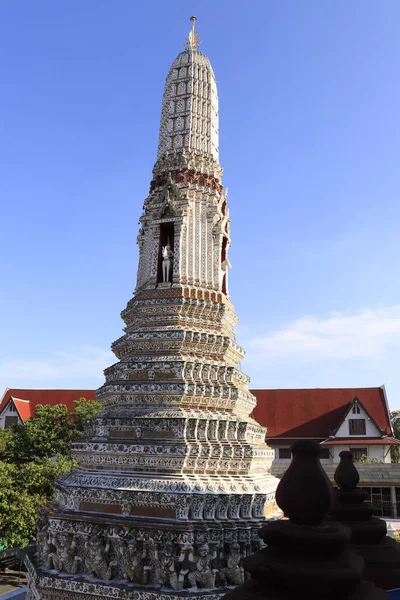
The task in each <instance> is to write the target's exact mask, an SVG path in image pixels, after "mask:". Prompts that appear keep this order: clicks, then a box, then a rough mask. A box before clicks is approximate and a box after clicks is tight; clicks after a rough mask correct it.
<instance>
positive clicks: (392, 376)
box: [0, 0, 400, 408]
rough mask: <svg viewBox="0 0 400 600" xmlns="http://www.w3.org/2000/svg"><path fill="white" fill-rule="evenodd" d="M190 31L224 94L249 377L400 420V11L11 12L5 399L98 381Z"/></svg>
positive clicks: (6, 29) (365, 5)
mask: <svg viewBox="0 0 400 600" xmlns="http://www.w3.org/2000/svg"><path fill="white" fill-rule="evenodd" d="M191 14H196V15H197V17H198V24H197V29H198V31H199V33H200V36H201V38H202V40H203V43H202V46H201V50H202V51H203V52H205V53H206V54H207V55H208V56H209V58H210V60H211V63H212V65H213V67H214V71H215V73H216V77H217V84H218V91H219V100H220V159H221V163H222V165H223V167H224V184H225V186H228V187H229V205H230V211H231V227H232V241H233V245H232V249H231V253H230V260H231V263H232V266H233V269H232V271H231V273H230V293H231V299H232V301H233V303H234V304H235V307H236V310H237V313H238V315H239V317H240V324H239V326H238V328H237V339H238V341H239V342H240V343H241V344H242V345H243V346H244V347H245V348H246V350H247V357H246V359H245V360H244V361H243V368H244V370H245V371H246V372H247V373H249V374H250V375H251V377H252V385H253V386H254V387H324V386H328V387H329V386H330V387H334V386H340V387H345V386H369V385H382V384H383V383H385V384H386V386H387V391H388V397H389V402H390V404H391V406H392V407H393V408H395V407H397V408H400V375H399V371H400V369H399V368H398V365H397V363H398V358H399V350H400V300H399V298H400V282H399V276H398V271H399V269H398V257H399V251H400V241H399V225H398V223H399V217H400V203H399V197H400V181H399V167H398V162H399V154H400V152H399V151H400V120H399V106H400V80H399V77H398V65H399V61H400V38H399V36H398V23H399V19H400V3H399V2H398V1H397V0H385V1H383V2H376V0H352V1H351V2H348V0H335V1H333V0H325V1H324V2H321V0H302V1H301V2H299V1H298V0H284V1H282V0H269V1H267V2H266V1H265V0H263V1H257V0H253V1H250V2H247V3H244V2H243V3H239V2H236V3H235V2H228V1H224V0H219V1H218V2H216V1H215V0H214V1H211V0H202V1H201V2H199V1H198V2H194V1H193V2H190V1H188V0H186V1H181V0H175V1H174V2H173V3H172V2H164V1H161V0H159V1H155V2H147V3H137V2H132V1H131V0H118V2H110V1H109V0H85V2H80V1H78V0H69V1H68V2H67V1H62V0H61V1H59V2H54V1H53V0H35V2H27V1H25V2H24V1H22V2H15V0H2V2H1V3H0V23H1V25H0V27H1V35H0V57H1V58H0V62H1V73H2V76H1V83H0V89H1V93H0V139H1V144H0V202H1V211H0V215H1V225H2V227H1V232H2V235H1V238H2V244H1V253H0V274H1V287H0V340H1V344H0V388H5V387H49V388H55V387H83V388H90V387H98V386H99V385H101V384H102V381H103V376H102V370H103V368H104V367H106V366H108V365H109V364H111V363H112V362H113V356H112V354H111V353H110V350H109V347H110V344H111V342H112V341H113V340H114V339H116V338H118V337H119V336H120V335H121V330H122V325H123V324H122V321H121V320H120V317H119V313H120V311H121V310H122V309H123V308H124V307H125V305H126V302H127V301H128V300H129V298H130V297H131V295H132V291H133V289H134V287H135V279H136V269H137V247H136V235H137V230H138V217H139V216H140V214H141V208H142V203H143V200H144V199H145V197H146V195H147V192H148V187H149V182H150V179H151V170H152V167H153V164H154V161H155V158H156V150H157V138H158V125H159V116H160V107H161V98H162V92H163V85H164V80H165V76H166V74H167V72H168V69H169V67H170V64H171V63H172V61H173V59H174V58H175V56H176V55H177V54H178V52H180V51H181V50H182V46H183V42H184V39H185V37H186V35H187V32H188V30H189V28H190V22H189V17H190V15H191Z"/></svg>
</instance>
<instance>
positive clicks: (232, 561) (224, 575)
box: [219, 542, 244, 585]
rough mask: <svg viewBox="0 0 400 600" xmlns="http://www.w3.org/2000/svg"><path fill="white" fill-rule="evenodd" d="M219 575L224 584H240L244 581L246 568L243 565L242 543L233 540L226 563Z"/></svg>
mask: <svg viewBox="0 0 400 600" xmlns="http://www.w3.org/2000/svg"><path fill="white" fill-rule="evenodd" d="M219 575H220V577H221V579H222V581H223V585H239V584H240V583H243V582H244V569H243V567H242V553H241V551H240V545H239V544H238V543H237V542H233V544H231V547H230V548H229V554H228V556H227V557H226V565H225V566H224V567H222V569H220V572H219Z"/></svg>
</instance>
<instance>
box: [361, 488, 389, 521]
mask: <svg viewBox="0 0 400 600" xmlns="http://www.w3.org/2000/svg"><path fill="white" fill-rule="evenodd" d="M362 489H363V490H364V491H365V492H368V495H369V499H370V502H372V504H373V505H374V507H375V509H376V513H375V514H376V515H378V516H379V517H392V518H393V516H394V506H393V505H392V501H391V496H390V488H389V487H382V488H380V487H363V488H362Z"/></svg>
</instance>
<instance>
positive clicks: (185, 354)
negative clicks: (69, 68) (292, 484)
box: [27, 17, 277, 600]
mask: <svg viewBox="0 0 400 600" xmlns="http://www.w3.org/2000/svg"><path fill="white" fill-rule="evenodd" d="M194 20H195V18H194V17H192V22H193V25H192V30H191V31H190V33H189V36H188V39H187V42H186V49H185V51H184V52H182V53H181V54H179V55H178V57H177V58H176V59H175V61H174V62H173V64H172V66H171V69H170V71H169V73H168V76H167V80H166V84H165V91H164V96H163V102H162V111H161V124H160V136H159V145H158V154H157V161H156V163H155V166H154V169H153V178H152V181H151V185H150V192H149V195H148V197H147V198H146V200H145V201H144V207H143V214H142V216H141V217H140V231H139V235H138V244H139V267H138V274H137V284H136V289H135V293H134V296H133V298H132V299H131V300H129V302H128V305H127V307H126V309H125V310H124V311H123V312H122V318H123V320H124V322H125V328H124V335H123V336H122V337H121V338H119V339H118V340H117V341H116V342H114V344H113V346H112V349H113V351H114V353H115V355H116V357H117V362H116V363H115V364H114V365H112V366H110V367H109V368H108V369H106V371H105V377H106V381H105V384H104V385H103V386H102V387H101V388H100V389H99V390H98V392H97V398H98V400H100V402H102V404H103V406H104V412H103V413H102V414H101V415H100V416H99V417H97V418H96V419H94V421H93V424H92V427H91V430H90V431H88V432H87V436H86V438H85V440H83V441H82V442H79V443H77V444H75V446H74V454H75V457H76V459H77V461H78V467H77V468H76V469H75V470H74V471H72V472H71V473H68V474H66V475H65V476H63V477H62V478H61V479H59V480H58V481H57V483H56V499H55V501H54V502H53V503H51V505H50V506H49V507H48V508H47V509H46V510H45V511H43V512H42V514H41V518H40V520H39V523H38V538H37V541H38V554H36V555H34V556H33V557H32V558H31V559H30V560H28V562H27V564H28V568H29V573H30V575H29V590H30V592H29V593H30V597H31V598H35V599H37V600H38V599H39V598H41V599H42V600H44V599H46V600H50V599H51V600H53V599H54V600H61V599H63V600H67V599H70V600H72V599H73V600H86V599H89V598H95V597H96V598H118V599H121V600H122V599H124V600H157V599H161V598H163V600H166V599H169V598H178V597H181V596H185V597H186V596H190V597H193V598H200V597H201V598H203V597H205V596H207V597H210V598H213V599H215V598H218V597H219V596H220V595H221V594H223V593H224V591H226V588H227V586H232V585H236V584H238V583H240V582H241V581H243V579H244V572H243V568H242V565H241V561H242V559H243V557H244V556H245V555H246V554H248V553H250V552H252V551H254V549H255V548H256V547H257V546H258V544H259V538H258V535H257V531H258V529H259V528H260V526H261V525H262V523H263V522H264V521H265V517H266V516H270V515H271V514H272V512H273V511H274V509H275V503H274V492H275V488H276V484H277V480H276V479H274V478H273V477H271V476H270V475H269V474H268V469H269V467H270V464H271V462H272V459H273V452H272V451H271V449H270V448H268V447H267V446H266V445H265V442H264V439H265V429H264V428H262V427H260V426H259V425H258V424H257V423H256V422H255V421H254V420H253V419H252V418H250V416H249V415H250V413H251V411H252V409H253V407H254V406H255V398H254V396H252V394H250V392H249V390H248V383H249V378H248V377H247V376H246V375H244V374H243V373H242V371H241V370H240V367H239V363H240V360H241V359H242V357H243V355H244V352H243V350H242V348H241V347H240V346H239V345H238V344H237V343H236V341H235V336H234V331H233V329H234V326H235V324H236V322H237V318H236V316H235V313H234V309H233V306H232V304H231V303H230V301H229V299H228V282H227V274H228V268H229V267H230V264H229V260H228V251H229V245H230V230H229V212H228V209H227V198H226V194H225V193H224V191H223V188H222V184H221V175H222V170H221V167H220V165H219V156H218V96H217V87H216V82H215V76H214V72H213V70H212V67H211V65H210V62H209V60H208V58H207V57H206V56H205V55H204V54H202V53H201V52H199V50H198V44H199V40H198V35H197V34H196V33H195V32H194Z"/></svg>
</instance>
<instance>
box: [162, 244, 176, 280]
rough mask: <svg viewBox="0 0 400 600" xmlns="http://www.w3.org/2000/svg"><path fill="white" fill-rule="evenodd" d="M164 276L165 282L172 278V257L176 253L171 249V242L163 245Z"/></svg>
mask: <svg viewBox="0 0 400 600" xmlns="http://www.w3.org/2000/svg"><path fill="white" fill-rule="evenodd" d="M161 251H162V276H163V283H167V282H168V281H169V279H170V275H171V266H172V258H173V256H174V253H173V252H172V250H171V246H170V245H169V242H168V243H167V245H166V246H163V247H162V250H161Z"/></svg>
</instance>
